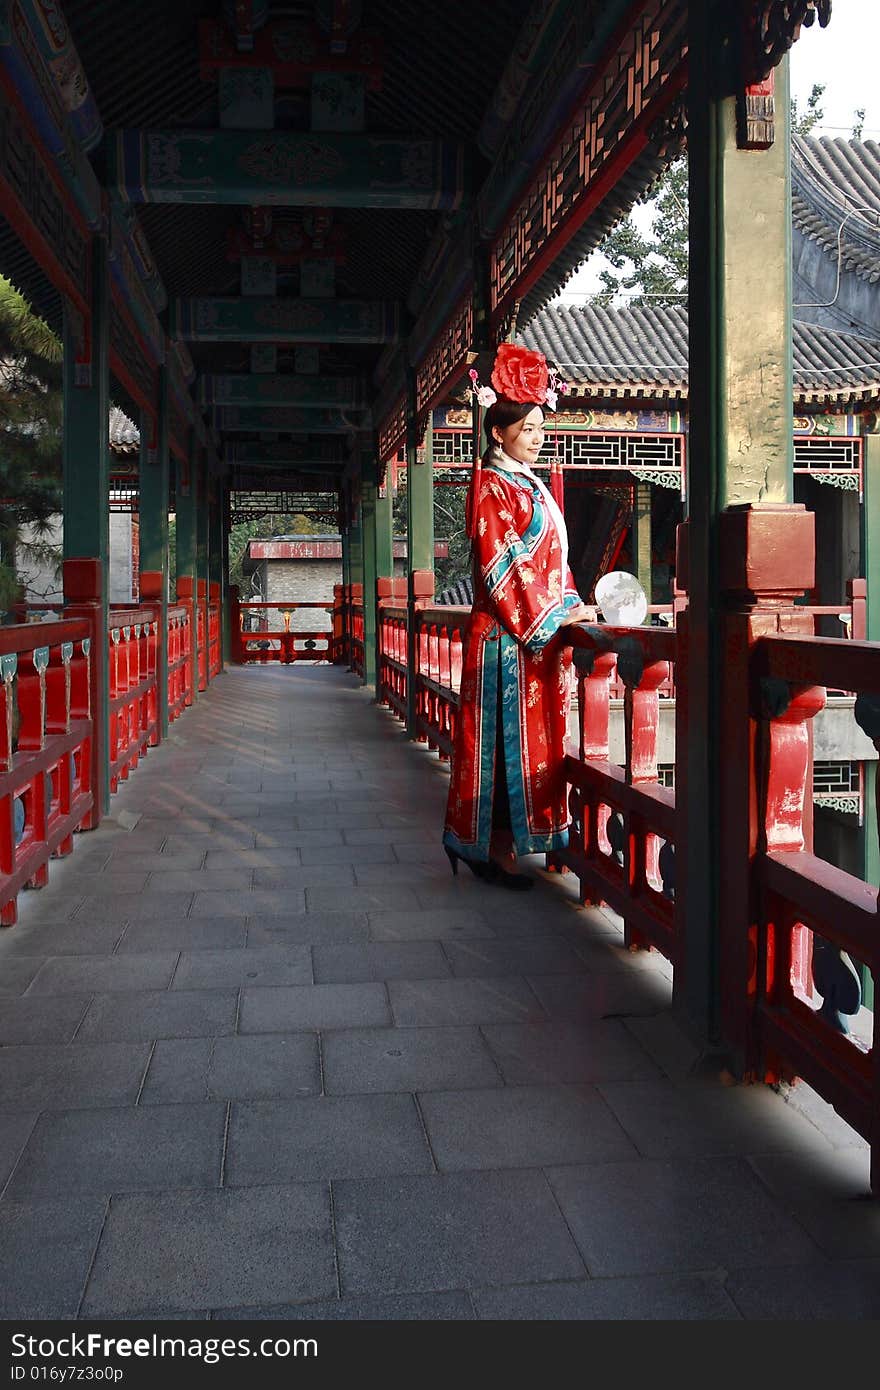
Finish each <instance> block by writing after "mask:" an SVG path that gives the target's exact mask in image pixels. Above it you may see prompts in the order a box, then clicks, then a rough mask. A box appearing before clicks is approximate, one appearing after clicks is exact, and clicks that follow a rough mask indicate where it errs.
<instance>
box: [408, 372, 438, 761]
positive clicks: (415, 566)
mask: <svg viewBox="0 0 880 1390" xmlns="http://www.w3.org/2000/svg"><path fill="white" fill-rule="evenodd" d="M409 407H410V408H409V421H408V425H407V432H406V572H407V607H408V609H409V621H408V622H407V670H408V672H409V678H408V680H407V683H406V727H407V732H408V733H409V736H410V738H415V736H416V682H415V670H416V657H417V647H416V614H417V611H418V610H417V607H416V604H417V603H418V602H419V600H420V599H425V598H428V597H429V596H430V595H431V594H433V592H434V448H433V437H432V429H431V420H430V417H429V419H428V424H427V428H426V430H425V449H424V452H425V460H424V463H420V462H419V461H418V437H417V420H416V407H415V392H414V391H411V393H410V403H409Z"/></svg>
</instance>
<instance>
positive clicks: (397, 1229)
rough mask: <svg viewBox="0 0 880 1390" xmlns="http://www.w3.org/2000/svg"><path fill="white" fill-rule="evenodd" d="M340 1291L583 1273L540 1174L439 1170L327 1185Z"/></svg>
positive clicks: (468, 1284)
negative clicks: (331, 1202) (337, 1260)
mask: <svg viewBox="0 0 880 1390" xmlns="http://www.w3.org/2000/svg"><path fill="white" fill-rule="evenodd" d="M333 1199H334V1213H335V1219H336V1239H337V1246H338V1251H339V1272H340V1284H341V1291H342V1295H343V1297H350V1296H353V1295H357V1294H370V1295H372V1296H375V1295H377V1294H391V1293H402V1292H406V1293H409V1294H412V1293H417V1292H421V1291H428V1290H432V1289H433V1290H443V1289H461V1288H469V1287H479V1286H480V1285H486V1284H489V1285H491V1284H499V1283H502V1282H504V1283H512V1284H517V1283H524V1282H538V1281H543V1280H549V1279H580V1278H583V1276H584V1272H585V1271H584V1266H583V1263H582V1261H581V1258H580V1256H579V1254H578V1252H577V1249H576V1247H575V1245H574V1242H573V1241H572V1238H571V1236H570V1234H569V1232H568V1229H567V1227H566V1224H565V1222H564V1220H563V1218H562V1216H561V1215H560V1213H559V1209H558V1207H557V1206H556V1203H555V1202H554V1201H553V1198H552V1195H551V1193H550V1190H549V1187H548V1186H547V1183H546V1180H545V1179H544V1177H543V1176H542V1174H540V1173H515V1172H508V1173H438V1174H431V1175H429V1176H425V1177H393V1178H387V1177H386V1178H374V1179H372V1180H370V1179H367V1180H361V1181H346V1180H342V1181H340V1182H338V1183H334V1185H333Z"/></svg>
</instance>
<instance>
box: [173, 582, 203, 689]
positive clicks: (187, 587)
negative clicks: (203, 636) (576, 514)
mask: <svg viewBox="0 0 880 1390" xmlns="http://www.w3.org/2000/svg"><path fill="white" fill-rule="evenodd" d="M177 602H178V603H179V604H181V605H182V606H183V607H184V608H185V609H186V610H187V614H188V616H189V622H188V624H187V626H188V627H189V649H188V653H187V655H188V657H189V662H188V666H187V682H186V685H187V690H186V703H187V705H188V706H189V705H191V704H192V703H193V701H194V700H195V696H196V691H197V690H198V688H199V672H198V664H197V663H198V635H197V627H196V625H197V622H198V615H197V607H198V605H197V594H196V580H195V579H194V578H193V576H192V575H191V574H181V575H178V577H177Z"/></svg>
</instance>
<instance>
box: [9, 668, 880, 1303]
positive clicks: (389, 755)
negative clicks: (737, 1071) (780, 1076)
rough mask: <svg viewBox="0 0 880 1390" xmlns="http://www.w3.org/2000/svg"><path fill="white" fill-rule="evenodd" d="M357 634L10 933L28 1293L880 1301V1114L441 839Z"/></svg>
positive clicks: (227, 698) (232, 728)
mask: <svg viewBox="0 0 880 1390" xmlns="http://www.w3.org/2000/svg"><path fill="white" fill-rule="evenodd" d="M445 790H446V772H445V770H444V768H443V766H442V765H441V763H440V762H439V761H438V760H437V758H436V756H435V755H433V754H431V753H429V752H428V751H427V750H426V749H425V748H424V747H422V746H420V745H418V744H415V743H413V742H411V741H409V740H408V739H407V737H406V735H405V733H404V732H403V731H402V729H401V726H400V725H399V724H398V723H397V722H396V721H395V720H393V719H392V717H391V716H390V715H389V714H388V713H387V712H385V711H380V710H377V708H376V706H375V704H374V703H373V702H372V699H371V695H370V692H369V691H368V690H367V689H365V688H364V687H363V686H361V685H360V684H359V683H358V682H357V681H356V679H355V677H354V676H352V675H351V674H350V673H349V672H346V671H345V670H343V669H341V668H339V667H335V668H331V667H318V666H315V667H312V666H306V665H297V666H295V667H292V668H287V669H284V668H271V667H257V668H240V667H239V668H232V669H230V670H228V671H227V672H226V673H225V674H224V675H222V677H221V678H220V679H218V680H216V681H214V682H213V683H212V684H211V685H210V687H209V689H208V690H207V692H206V693H205V694H204V695H203V696H202V698H201V699H200V700H199V701H198V703H197V704H196V705H195V706H194V707H193V708H192V709H191V710H190V711H189V712H188V715H187V718H186V719H185V720H183V721H181V722H180V723H178V724H176V725H175V726H174V727H173V728H172V731H171V733H170V736H169V737H168V738H167V740H165V741H164V742H163V743H162V744H161V745H160V746H159V747H156V748H153V749H151V750H150V752H149V754H148V756H147V757H146V759H145V760H144V761H143V762H142V764H141V765H140V767H139V768H138V771H137V775H136V776H135V777H133V778H132V779H131V780H130V781H128V782H127V783H124V784H122V785H121V786H120V789H119V792H118V794H117V795H116V796H115V797H114V800H113V804H112V811H111V815H110V817H109V818H105V819H104V820H103V821H102V823H101V825H100V826H99V827H98V829H97V830H94V831H91V832H83V833H81V834H79V835H78V836H77V840H76V852H75V853H74V854H73V855H71V856H70V857H69V858H67V859H64V860H60V861H58V862H57V863H56V864H54V865H53V872H52V875H51V876H50V879H49V883H48V886H47V887H45V888H44V889H42V890H41V891H39V892H28V893H25V894H23V895H22V896H21V899H20V914H19V922H18V924H17V926H16V927H15V929H14V930H13V931H9V932H6V933H4V934H3V935H2V937H0V967H2V968H0V990H2V991H3V1006H2V1009H0V1044H2V1046H0V1108H2V1125H0V1181H2V1183H3V1184H5V1185H4V1186H3V1189H2V1197H0V1270H2V1279H0V1288H2V1295H0V1298H2V1316H3V1317H4V1318H6V1319H12V1318H19V1319H20V1318H97V1317H101V1318H107V1317H110V1318H122V1317H156V1318H166V1317H182V1318H204V1317H206V1316H209V1315H213V1316H217V1317H219V1318H223V1319H226V1318H235V1317H242V1318H256V1317H267V1318H284V1319H326V1318H335V1319H339V1318H350V1319H401V1318H410V1319H413V1318H414V1319H471V1318H483V1319H494V1318H548V1317H549V1318H564V1319H581V1318H587V1319H594V1318H605V1319H626V1318H633V1319H644V1318H668V1319H681V1318H699V1319H737V1318H746V1319H756V1318H773V1319H787V1318H796V1317H797V1318H816V1319H818V1318H844V1319H845V1318H870V1317H877V1316H878V1315H880V1212H878V1210H877V1205H876V1203H873V1204H872V1203H870V1202H867V1201H864V1200H862V1199H863V1198H865V1197H866V1196H867V1194H868V1191H869V1148H868V1146H867V1144H865V1143H864V1142H863V1141H862V1140H861V1139H860V1138H859V1137H858V1136H857V1135H856V1134H855V1132H854V1131H853V1130H851V1129H850V1128H849V1127H848V1126H846V1125H845V1124H843V1122H842V1121H840V1120H839V1119H838V1118H837V1117H836V1115H835V1114H834V1112H833V1111H832V1110H831V1108H830V1107H829V1106H827V1105H825V1104H824V1102H822V1101H820V1100H819V1099H818V1098H817V1097H816V1096H815V1095H814V1094H813V1093H812V1092H810V1091H808V1090H807V1089H806V1088H804V1087H799V1088H797V1089H796V1090H795V1091H793V1092H790V1093H788V1095H787V1096H784V1095H782V1094H779V1093H777V1092H774V1091H773V1090H770V1089H768V1088H765V1087H762V1086H755V1087H748V1086H740V1085H735V1084H725V1082H726V1081H729V1080H730V1078H728V1077H726V1076H725V1075H724V1073H723V1072H720V1071H719V1063H718V1061H717V1059H713V1058H711V1057H705V1058H702V1059H701V1058H699V1057H698V1056H697V1055H696V1054H695V1053H694V1051H693V1049H692V1047H691V1045H690V1044H689V1043H688V1042H687V1041H686V1040H685V1038H684V1036H683V1034H681V1033H680V1032H679V1031H678V1030H677V1027H676V1025H675V1023H674V1022H673V1020H672V1017H671V1015H670V1013H669V1003H670V998H671V989H670V979H669V976H670V970H671V968H670V966H669V965H668V963H667V962H666V961H665V960H664V958H663V957H661V956H660V955H659V954H657V953H647V952H638V953H634V952H628V951H626V950H625V949H624V948H623V947H622V946H621V944H620V941H621V937H620V934H619V931H618V929H617V926H616V925H615V922H614V920H613V918H612V917H611V916H610V915H609V914H608V913H606V912H603V911H600V910H598V909H584V908H581V907H579V906H578V904H577V898H576V895H575V891H574V888H573V887H572V883H573V880H571V879H569V878H560V877H558V876H552V875H548V874H547V873H545V872H544V871H543V870H542V868H541V866H540V863H539V861H538V860H537V859H536V860H535V861H534V865H533V871H534V872H535V874H536V876H537V878H538V879H539V880H540V881H539V883H538V885H537V887H536V889H535V891H534V892H533V893H531V894H527V895H514V894H505V893H504V892H503V891H501V890H498V889H495V888H491V887H487V886H485V885H483V884H482V883H480V882H478V881H477V880H475V879H473V878H470V877H464V875H463V873H460V874H459V877H458V879H457V880H453V879H452V877H451V876H450V874H449V871H448V865H447V863H446V860H445V858H444V857H443V855H442V851H441V846H440V826H441V819H442V808H443V803H444V799H445Z"/></svg>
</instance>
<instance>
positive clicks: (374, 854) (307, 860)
mask: <svg viewBox="0 0 880 1390" xmlns="http://www.w3.org/2000/svg"><path fill="white" fill-rule="evenodd" d="M300 853H301V855H302V862H303V863H304V864H396V863H397V857H396V855H395V853H394V848H393V846H391V845H355V844H351V843H347V844H344V845H307V846H306V847H305V848H304V849H302V850H300Z"/></svg>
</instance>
